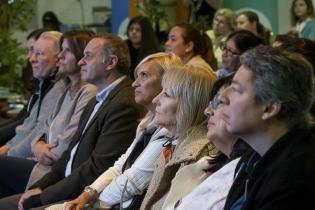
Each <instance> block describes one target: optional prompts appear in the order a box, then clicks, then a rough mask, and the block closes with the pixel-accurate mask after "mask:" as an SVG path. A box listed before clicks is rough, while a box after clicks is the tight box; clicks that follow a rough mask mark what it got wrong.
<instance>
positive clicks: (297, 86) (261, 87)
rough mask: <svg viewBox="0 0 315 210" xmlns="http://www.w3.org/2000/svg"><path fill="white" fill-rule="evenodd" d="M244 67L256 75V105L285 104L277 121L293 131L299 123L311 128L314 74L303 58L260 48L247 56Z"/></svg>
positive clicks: (269, 48) (268, 48)
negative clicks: (293, 127) (308, 125)
mask: <svg viewBox="0 0 315 210" xmlns="http://www.w3.org/2000/svg"><path fill="white" fill-rule="evenodd" d="M241 64H242V65H243V66H244V67H245V68H246V69H248V70H249V71H251V72H252V75H253V76H252V83H253V86H254V91H255V94H256V96H255V101H256V103H258V104H268V103H269V104H270V103H275V102H278V103H281V110H280V112H279V114H278V116H277V118H278V119H279V120H282V121H283V122H285V123H286V125H287V126H288V127H289V128H290V127H292V126H294V125H296V124H298V123H307V124H309V121H308V120H309V119H311V117H310V116H311V115H310V108H311V106H312V104H313V97H314V92H313V91H314V83H313V70H312V66H311V64H310V63H309V62H308V61H306V60H305V59H304V58H303V56H302V55H299V54H296V53H290V52H287V51H283V50H279V49H274V48H271V47H269V46H260V47H256V48H254V49H252V50H249V51H247V52H245V53H244V54H243V55H242V56H241Z"/></svg>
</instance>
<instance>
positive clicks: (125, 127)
mask: <svg viewBox="0 0 315 210" xmlns="http://www.w3.org/2000/svg"><path fill="white" fill-rule="evenodd" d="M79 65H80V66H81V74H82V78H83V79H84V80H85V81H87V82H90V83H92V84H94V85H95V86H96V87H97V89H98V93H97V95H96V99H92V100H91V101H90V102H89V104H88V105H87V107H86V109H85V111H84V113H83V114H82V117H81V119H80V123H79V128H78V131H77V132H76V135H75V136H74V138H73V140H72V142H71V144H70V145H69V148H68V150H66V151H65V152H64V153H63V155H62V157H61V158H60V159H59V160H58V161H57V162H56V163H55V165H54V166H53V168H52V170H51V172H49V173H48V174H46V175H45V176H44V177H43V178H42V179H40V180H39V181H38V182H37V183H35V184H34V185H33V186H32V187H31V188H30V190H28V191H26V192H25V193H24V194H23V195H15V196H10V197H7V198H4V199H1V200H0V209H17V208H19V209H30V208H34V207H38V208H36V209H44V208H45V207H44V206H45V205H48V204H52V203H56V202H60V201H63V200H68V199H72V198H75V197H76V196H78V195H79V194H80V193H81V192H82V191H83V189H84V186H88V185H89V184H91V183H92V182H93V181H94V180H95V179H96V178H97V177H98V176H99V175H100V174H101V173H102V172H103V171H104V170H106V169H107V168H108V167H110V166H112V165H113V163H114V161H115V160H116V159H117V158H118V157H119V156H120V155H121V154H122V153H123V152H124V151H125V150H126V149H127V147H128V146H129V144H130V143H131V141H132V139H133V138H134V134H135V129H136V127H137V124H138V119H139V118H140V117H141V116H142V114H143V113H142V112H143V109H142V108H141V107H139V106H138V105H137V104H136V103H135V101H134V91H133V89H132V87H131V80H130V79H129V78H128V77H127V76H126V75H128V74H129V72H128V69H129V65H130V58H129V53H128V48H127V46H126V45H125V44H124V42H123V41H122V40H121V39H120V38H118V37H117V36H114V35H110V34H106V35H102V36H97V37H95V38H93V39H92V40H91V41H90V42H89V43H88V45H87V46H86V48H85V50H84V57H83V58H82V59H81V60H80V61H79Z"/></svg>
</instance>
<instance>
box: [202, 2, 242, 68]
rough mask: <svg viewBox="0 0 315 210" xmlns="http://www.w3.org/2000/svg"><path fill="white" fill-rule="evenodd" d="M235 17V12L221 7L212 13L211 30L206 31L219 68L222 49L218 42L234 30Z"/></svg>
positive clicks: (222, 40)
mask: <svg viewBox="0 0 315 210" xmlns="http://www.w3.org/2000/svg"><path fill="white" fill-rule="evenodd" d="M235 18H236V16H235V13H234V12H233V11H232V10H230V9H226V8H221V9H219V10H218V11H217V12H216V13H215V14H214V18H213V21H212V30H208V31H207V32H206V33H207V35H208V36H209V37H210V39H211V40H212V44H213V52H214V55H215V58H216V59H217V61H218V68H221V62H222V60H221V58H222V51H221V49H220V43H221V42H224V41H225V40H226V38H227V36H228V35H229V34H230V33H232V32H233V31H234V30H235V28H236V24H235ZM215 70H216V69H215Z"/></svg>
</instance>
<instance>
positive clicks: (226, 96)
mask: <svg viewBox="0 0 315 210" xmlns="http://www.w3.org/2000/svg"><path fill="white" fill-rule="evenodd" d="M313 91H314V81H313V71H312V67H311V65H310V64H309V62H307V61H306V60H305V59H304V58H303V57H302V56H301V55H299V54H296V53H291V52H287V51H285V50H282V49H275V48H271V47H266V46H262V47H257V48H254V49H252V50H249V51H248V52H246V53H244V54H243V55H242V56H241V67H240V68H239V70H238V71H237V72H236V74H235V76H234V78H233V81H232V84H231V86H230V87H229V88H227V89H226V90H225V91H224V92H223V93H222V94H221V96H220V97H219V99H220V100H221V101H222V102H223V103H224V107H223V113H224V121H225V123H226V128H227V130H228V131H229V132H231V133H232V134H234V135H236V136H238V137H240V138H242V139H243V140H244V141H245V142H247V143H248V144H249V146H250V147H251V148H252V149H253V150H254V152H252V153H250V154H249V155H245V156H243V157H242V159H241V160H240V162H239V163H238V165H237V168H236V171H235V175H236V177H235V180H234V183H233V185H232V187H231V189H230V192H229V194H228V197H227V200H226V204H225V207H224V209H226V210H227V209H242V210H249V209H251V210H252V209H268V210H278V209H309V208H310V206H311V205H312V202H313V195H314V193H315V184H314V176H315V153H314V151H315V138H314V135H313V133H312V130H311V126H312V125H311V121H310V107H311V105H312V102H313V98H314V97H313Z"/></svg>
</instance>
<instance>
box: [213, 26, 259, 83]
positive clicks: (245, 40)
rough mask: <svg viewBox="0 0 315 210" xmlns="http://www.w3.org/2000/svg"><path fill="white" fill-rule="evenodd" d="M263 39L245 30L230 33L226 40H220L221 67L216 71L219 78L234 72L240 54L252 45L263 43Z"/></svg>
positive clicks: (238, 63) (237, 65)
mask: <svg viewBox="0 0 315 210" xmlns="http://www.w3.org/2000/svg"><path fill="white" fill-rule="evenodd" d="M264 43H265V42H264V40H263V39H261V38H260V37H257V36H255V35H254V34H253V33H252V32H250V31H247V30H240V31H235V32H233V33H231V34H230V35H229V36H228V37H227V40H226V42H222V43H221V45H220V47H221V49H222V68H221V69H219V70H218V71H216V75H217V76H218V77H219V78H222V77H226V76H228V75H231V74H234V73H235V72H236V71H237V70H238V68H239V67H240V65H241V64H240V56H241V55H242V54H243V53H244V52H245V51H247V50H248V49H251V48H253V47H256V46H258V45H261V44H264Z"/></svg>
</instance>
